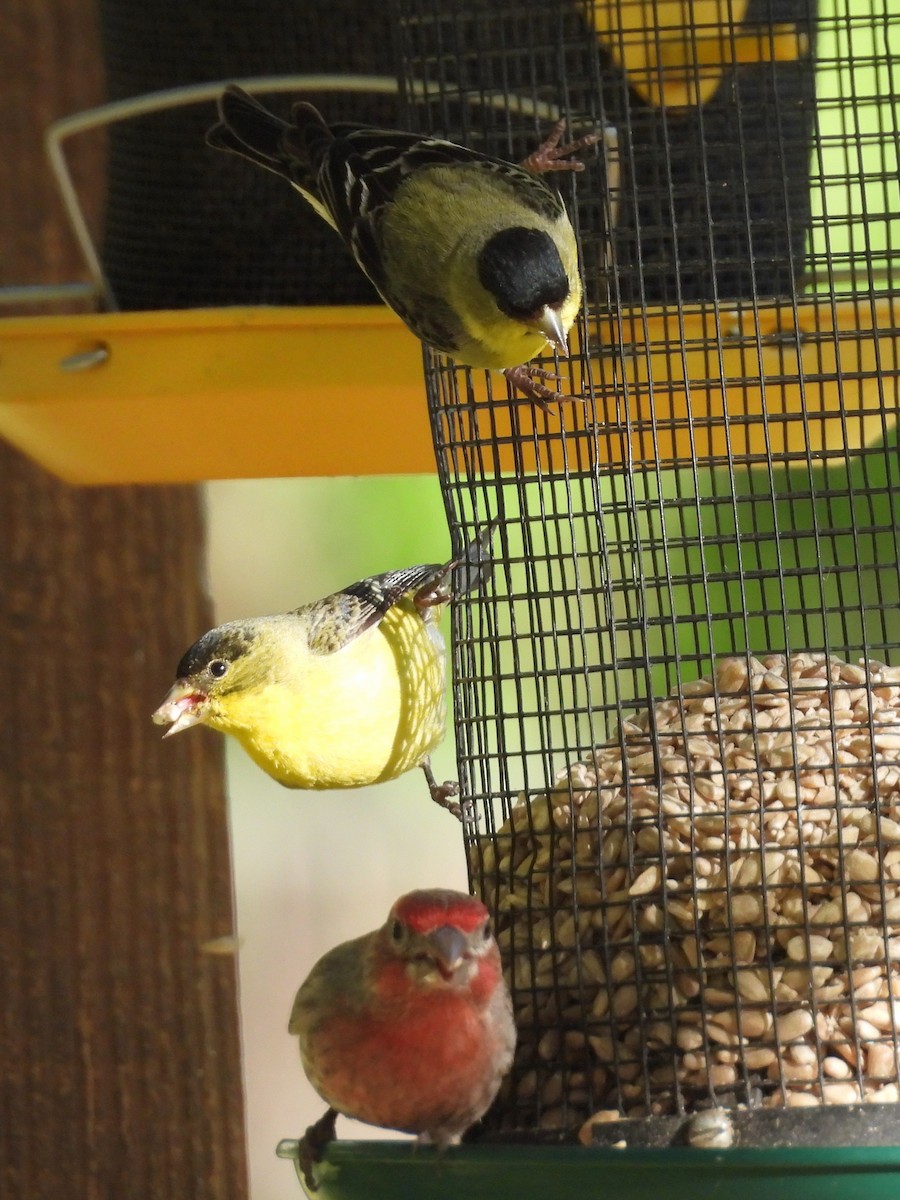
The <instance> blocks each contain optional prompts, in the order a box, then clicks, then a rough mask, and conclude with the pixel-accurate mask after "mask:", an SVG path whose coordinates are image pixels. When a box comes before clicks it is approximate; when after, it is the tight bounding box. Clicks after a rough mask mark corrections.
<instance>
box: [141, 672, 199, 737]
mask: <svg viewBox="0 0 900 1200" xmlns="http://www.w3.org/2000/svg"><path fill="white" fill-rule="evenodd" d="M206 700H207V696H206V695H205V693H203V692H200V691H198V690H197V689H196V688H195V687H193V686H192V685H191V684H190V683H188V681H187V680H186V679H179V680H177V681H176V682H175V683H174V684H173V685H172V687H171V688H169V692H168V695H167V696H166V698H165V700H163V702H162V704H161V705H160V706H159V708H158V709H157V710H156V712H155V713H154V714H153V718H152V719H153V722H154V724H156V725H168V726H170V728H169V729H167V730H166V732H165V733H164V734H163V737H171V736H172V734H173V733H181V731H182V730H183V729H190V727H191V726H192V725H199V724H200V722H201V721H202V720H203V705H204V704H205V703H206Z"/></svg>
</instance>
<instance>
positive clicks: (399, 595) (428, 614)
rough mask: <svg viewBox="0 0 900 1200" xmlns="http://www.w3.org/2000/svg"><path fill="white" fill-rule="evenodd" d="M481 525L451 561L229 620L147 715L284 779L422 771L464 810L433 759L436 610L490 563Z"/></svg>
mask: <svg viewBox="0 0 900 1200" xmlns="http://www.w3.org/2000/svg"><path fill="white" fill-rule="evenodd" d="M495 527H496V522H492V523H491V524H490V525H488V526H486V527H485V528H484V529H483V530H482V531H481V532H480V533H479V536H478V537H477V538H476V540H475V541H474V542H472V544H471V545H470V546H469V548H468V549H467V551H466V553H465V555H464V556H463V558H462V559H458V560H451V561H450V562H448V563H445V564H444V565H438V564H434V563H429V564H423V565H421V566H415V567H406V568H403V569H402V570H398V571H389V572H387V574H384V575H375V576H372V577H371V578H368V579H363V580H361V581H360V582H359V583H354V584H350V585H349V586H348V587H346V588H344V589H343V590H342V591H340V592H335V594H334V595H332V596H326V597H325V598H324V599H321V600H316V601H314V602H313V603H311V604H305V605H303V606H302V607H301V608H297V609H294V610H293V611H292V612H287V613H277V614H275V615H273V616H266V617H252V618H249V619H247V620H242V621H230V622H229V623H227V624H225V625H220V626H218V627H217V628H216V629H212V630H210V632H209V633H205V634H204V635H203V637H201V638H200V639H199V640H198V641H196V642H195V643H194V645H193V646H191V648H190V649H189V650H188V651H187V653H186V654H185V655H184V657H183V658H182V660H181V662H180V663H179V664H178V668H177V672H176V674H177V679H176V681H175V683H174V684H173V686H172V687H171V688H170V690H169V693H168V695H167V696H166V698H165V700H164V701H163V702H162V704H161V705H160V706H159V708H158V709H157V710H156V712H154V713H153V720H154V721H155V722H156V723H157V724H158V725H169V726H170V728H169V729H168V730H167V732H166V734H165V736H166V737H169V736H170V735H171V734H173V733H180V732H181V731H182V730H184V729H189V728H191V726H193V725H200V724H202V725H208V726H210V728H212V729H217V730H219V731H220V732H221V733H228V734H231V735H232V736H233V737H235V738H237V740H238V741H239V742H240V743H241V745H242V746H243V747H244V749H245V750H246V751H247V753H248V754H249V755H250V757H251V758H252V759H253V760H254V762H255V763H257V765H258V766H260V767H261V768H262V769H263V770H264V771H265V772H266V773H267V774H268V775H271V776H272V778H273V779H277V780H278V782H279V783H281V784H283V785H284V786H285V787H290V788H308V789H315V790H318V789H322V788H353V787H365V786H366V785H368V784H372V783H383V782H384V781H385V780H388V779H396V778H397V776H398V775H403V774H404V773H405V772H406V771H409V770H412V768H413V767H422V769H423V770H424V772H425V776H426V779H427V780H428V786H429V790H430V792H431V796H432V799H433V800H435V801H436V802H437V803H438V804H441V805H442V806H443V807H445V808H448V809H449V810H450V811H451V812H453V813H454V814H455V815H456V816H458V817H460V818H461V817H462V812H461V810H460V807H459V805H458V804H455V803H453V802H452V800H451V797H452V796H454V795H455V794H456V793H457V792H458V791H459V787H458V785H457V784H455V783H444V784H438V783H437V782H436V781H435V779H434V775H433V774H432V771H431V764H430V757H429V756H430V755H431V752H432V751H433V750H434V749H435V748H436V747H437V746H438V745H439V743H440V742H441V741H442V739H443V737H444V732H445V726H446V701H445V692H446V664H445V659H446V650H445V646H444V640H443V637H442V636H441V632H440V629H439V627H438V618H439V614H440V610H441V607H442V606H443V605H444V604H445V603H446V602H447V601H448V600H449V599H451V598H452V596H456V595H461V594H463V593H464V592H467V591H470V590H472V589H473V588H474V587H476V586H477V585H479V584H480V583H481V582H482V581H483V580H484V579H485V577H486V575H487V573H488V570H489V567H490V553H489V549H490V539H491V536H492V534H493V531H494V529H495Z"/></svg>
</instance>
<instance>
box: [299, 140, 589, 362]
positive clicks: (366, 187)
mask: <svg viewBox="0 0 900 1200" xmlns="http://www.w3.org/2000/svg"><path fill="white" fill-rule="evenodd" d="M332 133H334V135H335V136H334V140H333V142H332V143H331V144H330V146H329V147H328V148H327V151H326V152H325V154H324V156H323V157H322V159H321V160H320V165H319V171H318V184H319V193H320V195H321V197H322V200H323V201H324V203H325V204H326V206H327V207H328V210H329V211H330V213H331V215H332V216H333V217H334V222H335V225H336V226H337V229H338V231H339V232H340V234H341V236H342V237H343V238H344V239H345V241H346V242H347V243H348V244H349V246H350V248H351V250H352V251H353V253H354V255H355V256H356V260H357V262H358V263H359V265H360V266H361V267H362V269H363V270H364V271H365V273H366V274H367V275H368V276H369V278H370V279H371V280H372V282H373V283H374V284H375V286H376V287H377V288H378V289H379V291H381V292H382V294H384V289H385V280H384V273H383V267H382V263H381V253H380V237H379V225H380V221H381V216H382V214H383V212H384V210H385V207H386V206H387V205H388V204H390V203H391V201H392V200H393V199H394V197H395V195H396V193H397V190H398V189H399V187H400V186H401V184H402V183H403V182H404V181H405V180H406V179H407V178H408V177H409V176H410V175H411V174H413V172H415V171H418V170H421V169H422V168H423V167H436V166H479V167H482V168H483V169H484V170H485V171H491V172H494V173H495V174H497V175H500V176H504V177H506V178H507V179H509V181H510V183H514V184H515V186H516V189H517V195H518V196H519V198H520V200H521V201H522V203H523V204H525V205H526V206H527V207H529V208H532V209H533V210H534V211H535V212H537V213H539V214H541V215H542V216H544V217H547V218H548V219H551V220H555V219H558V218H559V216H560V215H561V214H562V213H563V212H564V211H565V209H564V207H563V203H562V200H561V198H560V196H559V194H558V193H557V192H555V191H554V190H553V189H552V188H550V187H548V186H547V184H546V183H544V182H543V180H542V179H540V178H539V177H538V176H536V175H533V174H532V173H531V172H530V171H525V170H523V169H522V168H521V167H517V166H516V165H515V164H514V163H510V162H506V161H505V160H503V159H500V158H491V157H489V156H488V155H486V154H480V153H479V152H478V151H477V150H470V149H468V148H467V147H466V146H458V145H456V144H455V143H454V142H446V141H443V140H442V139H440V138H428V137H422V136H421V135H419V134H414V133H402V132H399V131H395V130H390V129H372V128H368V127H365V126H361V127H357V128H354V127H353V126H347V125H344V126H333V127H332ZM289 140H290V139H289ZM389 299H390V302H391V303H393V297H390V298H389ZM401 315H403V314H401ZM429 340H431V339H429ZM436 340H437V342H438V344H440V342H441V339H440V338H438V339H436Z"/></svg>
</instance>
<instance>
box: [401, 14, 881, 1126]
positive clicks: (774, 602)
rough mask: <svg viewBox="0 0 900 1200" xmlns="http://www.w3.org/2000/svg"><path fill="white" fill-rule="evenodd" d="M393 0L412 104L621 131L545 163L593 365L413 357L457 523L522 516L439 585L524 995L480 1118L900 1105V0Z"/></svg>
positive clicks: (471, 783) (501, 130)
mask: <svg viewBox="0 0 900 1200" xmlns="http://www.w3.org/2000/svg"><path fill="white" fill-rule="evenodd" d="M396 12H397V39H398V47H399V55H400V59H401V62H402V67H403V73H404V82H405V84H406V99H407V105H408V113H409V120H410V121H412V122H417V123H418V127H419V128H422V129H425V130H429V131H436V132H440V133H442V134H446V135H448V136H451V137H456V138H459V139H460V140H464V141H466V142H467V143H468V144H471V145H476V146H484V147H486V148H487V149H488V150H489V151H491V152H495V153H501V154H509V155H511V156H514V157H519V156H521V155H524V154H525V153H526V152H527V150H528V149H529V148H531V146H533V144H534V142H535V140H536V138H537V135H538V133H539V131H540V130H541V128H542V127H546V124H547V121H544V122H543V123H542V122H541V120H540V119H536V117H535V115H534V114H535V111H537V112H539V113H540V112H541V111H544V112H547V114H548V116H549V108H548V107H547V106H550V108H552V106H558V108H559V109H560V110H561V111H563V112H564V113H566V114H567V115H568V116H569V118H570V122H571V124H572V126H573V129H574V131H575V132H579V131H580V130H581V129H582V127H583V126H584V125H594V124H598V123H599V124H612V125H614V126H615V127H616V129H617V133H618V153H617V156H613V157H617V158H618V170H617V171H614V170H612V169H611V168H610V169H608V172H605V171H604V170H603V169H602V167H601V165H599V164H598V165H596V166H594V167H591V168H589V170H588V171H587V172H586V173H585V174H583V175H581V176H579V177H578V178H577V179H576V180H569V181H566V183H565V185H564V186H565V187H566V188H567V189H568V190H567V192H566V195H567V200H568V202H569V208H570V212H571V213H572V215H573V219H574V220H575V221H576V223H577V231H578V234H579V241H580V245H581V250H582V258H583V266H584V274H585V283H586V304H585V310H584V313H583V321H582V326H581V330H580V338H579V346H578V348H577V349H576V350H575V352H573V354H572V355H571V357H570V358H569V359H568V360H567V361H562V362H560V363H558V367H559V369H560V373H561V375H562V378H563V386H564V388H565V389H566V390H568V391H570V393H571V394H572V395H573V396H574V397H577V399H576V400H575V401H563V403H562V404H561V405H560V407H559V412H558V414H557V415H551V416H544V415H542V414H539V413H536V412H533V411H532V410H531V409H530V407H529V406H528V405H527V404H526V403H523V402H522V401H521V400H517V399H512V398H511V397H509V396H508V395H507V394H506V390H505V387H503V386H500V385H498V383H497V381H496V379H493V378H487V379H485V377H484V376H483V374H481V373H478V374H473V373H468V372H464V371H455V370H454V369H453V368H452V366H451V365H449V364H448V363H447V362H446V361H445V360H442V359H440V358H438V357H436V356H429V357H428V358H427V368H426V371H427V377H428V390H429V402H430V411H431V419H432V427H433V432H434V439H435V446H436V450H437V456H438V464H439V470H440V475H441V483H442V487H443V490H444V496H445V500H446V505H447V510H448V516H449V519H450V523H451V527H452V528H453V530H454V533H455V535H456V537H457V539H458V542H459V544H460V545H462V544H464V542H465V541H467V540H468V538H469V537H470V536H471V535H472V533H473V531H474V529H475V528H476V527H478V526H479V525H481V524H483V523H484V521H486V520H487V519H490V518H492V517H494V516H500V517H501V518H502V520H503V525H502V527H501V531H500V533H499V534H498V536H497V539H496V545H497V568H496V572H495V577H494V581H493V585H492V591H491V592H490V594H489V595H488V596H487V597H486V598H485V597H482V598H480V599H475V600H471V601H466V602H461V603H460V604H459V605H458V606H457V608H456V613H455V616H454V638H455V651H454V705H455V722H456V735H457V745H458V757H459V769H460V777H461V780H462V782H463V787H464V790H465V791H466V792H467V793H468V794H469V795H470V796H471V797H472V799H473V801H474V804H475V808H476V811H477V814H478V822H479V824H478V828H477V830H471V829H470V831H469V833H468V835H467V844H468V852H469V863H470V873H471V878H472V882H473V885H474V886H475V888H476V889H477V890H479V891H480V893H481V894H482V895H483V896H484V897H485V899H486V900H487V901H488V903H489V904H490V905H491V906H492V908H493V909H494V910H495V912H496V914H497V918H498V929H499V936H500V940H501V945H502V948H503V951H504V955H505V959H506V963H507V967H508V970H509V976H510V979H511V982H512V987H513V995H514V1004H515V1008H516V1015H517V1022H518V1025H519V1030H520V1044H519V1050H518V1053H517V1059H516V1064H515V1066H514V1069H513V1073H512V1075H511V1078H510V1080H509V1082H508V1085H507V1086H506V1087H505V1089H504V1092H503V1093H502V1095H501V1099H500V1102H499V1104H498V1106H497V1107H496V1109H495V1112H494V1115H493V1118H492V1124H493V1127H494V1128H500V1129H506V1130H511V1129H515V1130H519V1131H534V1130H537V1129H542V1130H549V1131H562V1132H564V1131H572V1130H574V1129H577V1128H578V1126H579V1125H580V1124H581V1122H583V1121H585V1119H586V1118H588V1117H590V1116H591V1114H593V1113H596V1112H597V1111H598V1110H603V1111H607V1110H608V1112H609V1113H610V1114H612V1115H614V1116H619V1117H621V1116H634V1117H646V1116H661V1115H662V1114H668V1113H676V1114H677V1113H681V1114H684V1113H689V1112H691V1111H693V1110H695V1109H697V1108H700V1107H703V1106H704V1105H709V1104H710V1103H719V1104H724V1105H734V1104H748V1105H750V1106H751V1107H759V1108H764V1107H766V1106H773V1105H774V1106H777V1105H787V1106H791V1107H805V1106H810V1107H814V1106H818V1105H820V1104H822V1103H823V1102H828V1103H850V1102H852V1101H855V1100H856V1101H859V1100H866V1101H881V1102H885V1101H896V1100H897V1099H898V1098H900V1090H898V1057H897V1055H898V1046H897V1040H896V1029H897V1024H898V1021H897V1018H898V1015H900V1014H898V1013H897V1011H896V1009H895V995H897V996H900V979H898V974H897V970H896V966H895V963H896V960H897V959H898V956H900V943H898V940H897V936H896V929H895V926H896V924H897V921H898V920H900V890H898V889H900V672H898V670H897V667H898V666H900V654H898V651H900V616H898V599H900V570H898V557H900V556H898V541H897V525H898V516H900V512H898V505H900V490H898V489H900V478H898V474H900V470H898V461H897V453H896V444H897V439H896V431H895V422H896V415H897V405H898V345H900V343H898V338H900V326H898V318H900V300H898V297H897V296H896V295H895V294H894V293H893V292H892V290H891V287H892V282H893V274H892V272H893V271H894V270H895V268H896V261H897V255H898V239H900V185H898V170H897V163H898V152H897V144H898V122H897V119H896V107H895V105H896V102H895V99H894V97H895V96H896V95H897V94H898V92H897V88H896V86H895V81H896V73H897V66H896V62H895V58H894V55H895V54H896V52H897V49H898V48H900V14H897V15H893V14H891V12H890V11H889V5H888V3H887V2H886V0H873V3H872V5H870V6H868V7H867V8H866V10H865V11H862V6H857V5H855V4H849V2H848V0H840V2H839V3H838V0H833V2H830V3H828V4H825V3H822V4H820V6H819V11H818V13H816V12H815V11H814V8H813V6H812V4H811V3H803V4H799V5H798V4H793V3H784V4H778V5H775V4H771V5H765V4H752V5H745V4H740V3H738V0H735V2H734V3H733V4H731V5H726V4H724V3H723V4H719V5H704V4H702V3H701V2H700V0H696V2H695V3H694V4H693V5H685V6H682V5H671V4H664V3H657V4H651V3H646V2H645V3H641V4H628V3H625V2H623V3H621V4H618V5H607V4H601V3H600V2H599V0H597V3H596V4H593V5H592V4H585V3H582V4H571V3H567V4H563V3H558V4H553V3H546V2H542V3H541V4H531V3H503V2H496V0H495V2H494V3H490V4H488V3H481V4H478V5H474V4H463V3H450V2H448V0H443V2H442V0H397V4H396ZM685 14H687V15H685ZM691 15H692V16H693V22H694V24H693V25H692V26H690V27H688V28H685V24H686V22H689V20H690V17H691ZM654 17H655V18H656V19H654ZM598 30H599V35H598ZM641 39H642V40H643V46H644V59H643V60H641V61H644V63H645V67H644V69H643V74H641V71H640V70H639V69H638V68H635V67H634V66H633V64H634V62H635V61H636V60H635V57H634V54H633V52H632V50H633V44H634V43H635V41H640V40H641ZM673 45H674V49H673ZM673 62H674V63H675V67H673V66H672V63H673ZM647 64H649V65H647ZM660 64H662V65H663V68H664V69H662V68H661V67H660ZM661 70H662V73H661ZM710 79H712V84H711V85H710V83H709V80H710ZM421 80H425V81H428V82H431V83H439V84H440V85H441V86H440V92H439V94H438V95H436V96H431V95H425V94H424V93H423V91H422V89H421V86H420V85H417V83H416V81H421ZM679 88H680V89H681V90H680V92H679V90H678V89H679ZM496 94H503V95H506V96H508V97H509V108H508V110H507V112H506V113H505V114H499V115H498V113H497V112H496V111H492V110H491V109H489V108H488V107H487V106H485V107H484V108H480V107H478V103H479V102H484V101H485V99H487V98H488V97H490V96H492V95H496ZM679 97H680V102H678V103H676V101H679ZM523 101H524V103H523ZM541 106H544V108H543V109H542V108H541ZM610 161H611V160H610V159H608V160H607V166H608V168H609V165H610ZM607 179H609V181H610V182H611V183H616V182H617V184H618V186H617V190H616V192H615V193H614V194H612V195H610V193H609V191H608V189H607V186H606V180H607ZM610 226H612V232H611V241H612V248H613V255H612V258H610V254H609V251H608V248H607V247H608V239H609V237H610V232H609V231H610ZM548 365H549V364H548ZM486 398H487V399H488V400H489V401H490V403H485V402H484V401H485V399H486ZM883 663H884V664H890V663H893V664H894V666H892V667H891V666H888V667H885V668H884V669H882V667H881V666H880V664H883ZM747 1136H748V1135H747V1134H746V1132H745V1134H744V1137H745V1141H746V1140H747Z"/></svg>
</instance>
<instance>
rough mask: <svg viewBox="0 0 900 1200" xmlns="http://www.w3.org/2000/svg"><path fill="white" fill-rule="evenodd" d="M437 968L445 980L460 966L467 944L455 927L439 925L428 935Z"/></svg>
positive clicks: (464, 937)
mask: <svg viewBox="0 0 900 1200" xmlns="http://www.w3.org/2000/svg"><path fill="white" fill-rule="evenodd" d="M428 941H429V943H430V944H431V948H432V951H433V952H434V956H435V958H436V959H437V963H438V967H439V968H440V971H441V974H442V975H443V976H444V977H445V978H449V977H450V976H451V975H452V974H453V973H454V972H455V971H457V970H458V969H459V967H460V966H461V964H462V962H463V959H464V958H465V957H466V952H467V950H468V948H469V942H468V939H467V937H466V935H465V934H464V933H463V932H462V930H461V929H457V928H456V926H455V925H441V927H440V928H439V929H435V930H434V931H433V932H432V933H430V934H429V935H428Z"/></svg>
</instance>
